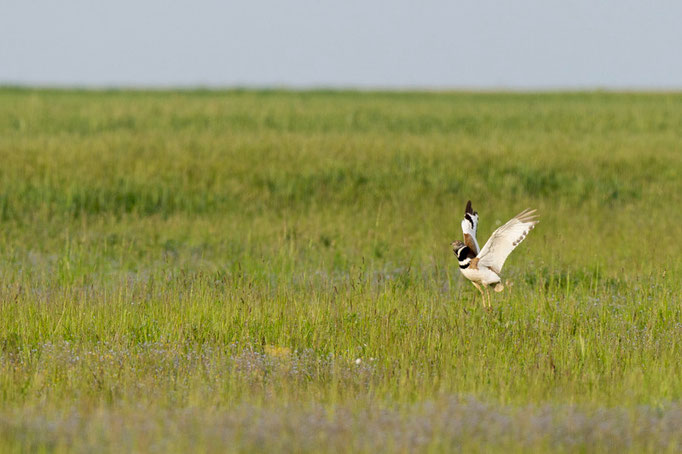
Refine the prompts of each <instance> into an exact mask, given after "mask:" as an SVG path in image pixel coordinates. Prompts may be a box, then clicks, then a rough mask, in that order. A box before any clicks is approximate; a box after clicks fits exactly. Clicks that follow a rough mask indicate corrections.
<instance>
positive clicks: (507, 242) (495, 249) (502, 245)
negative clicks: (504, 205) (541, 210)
mask: <svg viewBox="0 0 682 454" xmlns="http://www.w3.org/2000/svg"><path fill="white" fill-rule="evenodd" d="M535 211H536V210H528V209H526V210H523V211H522V212H521V213H519V214H517V215H516V216H514V218H513V219H511V220H510V221H509V222H507V223H506V224H505V225H503V226H502V227H500V228H499V229H497V230H495V231H494V232H493V234H492V235H491V236H490V239H489V240H488V241H487V242H486V243H485V246H483V249H481V253H480V254H478V257H479V259H480V260H479V262H478V263H479V266H481V265H484V266H487V267H488V268H490V269H491V270H493V271H494V272H496V273H497V274H500V271H502V266H503V265H504V261H505V260H507V257H508V256H509V254H511V251H513V250H514V249H515V248H516V246H518V245H519V244H521V242H522V241H523V240H525V239H526V236H527V235H528V232H530V231H531V230H532V229H533V227H535V224H537V223H538V220H537V215H535V214H534V213H535Z"/></svg>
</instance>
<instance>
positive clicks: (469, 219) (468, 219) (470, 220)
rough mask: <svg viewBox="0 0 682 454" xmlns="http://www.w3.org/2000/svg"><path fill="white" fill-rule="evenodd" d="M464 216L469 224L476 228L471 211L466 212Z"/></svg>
mask: <svg viewBox="0 0 682 454" xmlns="http://www.w3.org/2000/svg"><path fill="white" fill-rule="evenodd" d="M464 218H465V219H466V220H467V221H469V224H471V228H472V229H473V228H474V220H473V219H471V215H470V214H469V213H465V214H464Z"/></svg>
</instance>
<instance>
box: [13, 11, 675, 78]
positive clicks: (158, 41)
mask: <svg viewBox="0 0 682 454" xmlns="http://www.w3.org/2000/svg"><path fill="white" fill-rule="evenodd" d="M2 84H4V85H7V84H22V85H67V86H81V85H82V86H93V87H97V86H137V87H143V86H163V87H168V86H217V87H233V86H242V87H249V86H253V87H282V86H284V87H287V86H289V87H350V88H353V87H357V88H455V89H457V88H459V89H466V88H472V89H504V88H507V89H553V88H567V89H571V88H574V89H580V88H588V89H590V88H606V89H622V88H624V89H638V88H643V89H682V1H680V0H676V1H672V0H670V1H668V0H666V1H654V0H651V1H630V0H603V1H598V0H592V1H588V0H576V1H571V0H562V1H558V0H544V1H541V0H516V1H504V0H498V1H489V0H483V1H481V0H468V1H436V0H423V1H409V0H393V1H381V2H379V1H370V0H365V1H360V0H341V1H340V0H335V1H326V0H318V1H304V0H279V1H275V0H273V1H268V0H253V1H249V0H242V1H238V2H232V1H217V0H216V1H209V0H197V1H184V0H183V1H172V0H165V1H160V0H154V1H144V0H136V1H132V0H118V1H107V2H104V1H100V0H78V1H75V0H63V1H56V0H16V1H9V0H0V85H2Z"/></svg>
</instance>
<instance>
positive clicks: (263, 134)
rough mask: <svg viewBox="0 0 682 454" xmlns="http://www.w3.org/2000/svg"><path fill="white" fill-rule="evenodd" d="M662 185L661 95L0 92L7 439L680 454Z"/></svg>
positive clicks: (664, 114)
mask: <svg viewBox="0 0 682 454" xmlns="http://www.w3.org/2000/svg"><path fill="white" fill-rule="evenodd" d="M468 199H471V200H472V201H473V203H474V208H476V209H477V210H478V211H479V214H480V216H481V226H480V229H479V241H481V244H482V242H484V241H485V239H487V237H488V235H489V234H490V233H491V232H492V231H493V230H494V229H495V228H496V227H497V226H498V225H499V224H500V223H501V222H504V221H506V220H507V219H508V218H510V217H511V216H513V215H515V214H516V213H518V212H519V211H521V210H522V209H524V208H526V207H534V208H538V209H539V211H540V213H541V222H540V224H539V225H538V226H537V228H536V229H535V230H534V231H533V232H532V233H531V234H530V235H529V237H528V239H527V240H526V241H525V242H524V243H523V244H522V245H521V247H519V248H518V249H517V250H516V251H515V252H514V253H513V254H512V255H511V256H510V258H509V260H508V261H507V263H506V265H505V269H504V270H503V276H504V277H505V278H506V279H510V280H512V281H513V282H514V286H513V287H512V289H511V292H509V291H505V293H503V294H494V298H493V309H492V311H490V312H486V311H484V310H483V309H482V308H481V304H480V300H478V299H477V300H474V298H477V295H478V294H477V292H476V290H475V289H474V287H473V286H472V285H471V284H469V283H468V282H466V281H465V280H464V279H463V277H462V276H460V273H459V271H458V268H457V264H456V260H455V257H454V256H453V254H452V251H451V250H450V246H449V245H450V242H451V241H453V240H455V239H458V238H459V237H460V236H461V230H460V227H459V221H460V219H461V216H462V214H463V209H464V205H465V203H466V201H467V200H468ZM681 208H682V94H611V93H588V94H579V93H576V94H559V93H557V94H493V93H490V94H466V93H357V92H323V91H319V92H281V91H263V92H255V91H253V92H252V91H229V92H213V91H188V92H163V91H158V92H145V91H139V92H132V91H110V92H88V91H50V90H30V89H13V88H4V89H0V451H1V452H13V451H15V452H21V451H31V452H36V451H38V452H40V451H42V452H67V451H68V452H72V451H75V452H94V451H100V452H101V451H110V452H121V451H134V452H189V451H196V452H225V451H230V452H272V451H274V450H282V451H289V452H317V451H320V450H327V451H354V452H358V451H359V452H376V451H432V452H452V451H461V452H482V451H486V452H489V451H503V450H504V451H508V452H529V451H536V452H549V451H551V452H574V451H580V452H588V451H589V452H593V451H605V452H625V451H631V452H642V451H649V452H671V453H672V452H679V451H680V450H682V429H681V428H682V402H681V398H682V361H681V360H680V358H682V299H681V294H682V259H681V258H680V257H682V255H681V254H682V209H681Z"/></svg>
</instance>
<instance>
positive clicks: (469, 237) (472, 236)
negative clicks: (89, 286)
mask: <svg viewBox="0 0 682 454" xmlns="http://www.w3.org/2000/svg"><path fill="white" fill-rule="evenodd" d="M476 230H478V213H477V212H476V211H474V210H472V209H471V200H469V201H468V202H467V207H466V209H465V210H464V219H462V233H463V234H464V244H466V245H467V246H469V249H471V250H472V251H474V254H478V251H479V250H480V248H479V247H478V241H476Z"/></svg>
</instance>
